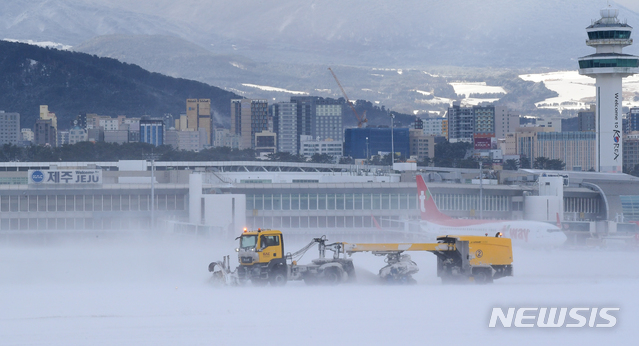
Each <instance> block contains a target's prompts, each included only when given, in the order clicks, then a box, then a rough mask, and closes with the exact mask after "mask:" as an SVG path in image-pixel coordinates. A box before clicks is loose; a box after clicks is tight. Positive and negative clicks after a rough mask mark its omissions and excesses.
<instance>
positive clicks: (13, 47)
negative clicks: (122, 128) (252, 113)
mask: <svg viewBox="0 0 639 346" xmlns="http://www.w3.org/2000/svg"><path fill="white" fill-rule="evenodd" d="M187 98H209V99H211V110H212V112H214V118H215V119H214V122H215V123H216V124H225V125H227V126H228V124H229V115H230V100H231V99H233V98H240V96H238V95H236V94H234V93H231V92H228V91H225V90H222V89H220V88H216V87H213V86H210V85H208V84H204V83H200V82H195V81H191V80H186V79H181V78H172V77H168V76H165V75H161V74H159V73H151V72H149V71H146V70H144V69H142V68H141V67H139V66H137V65H131V64H126V63H121V62H119V61H117V60H115V59H110V58H99V57H97V56H94V55H88V54H84V53H76V52H69V51H62V50H56V49H48V48H41V47H37V46H33V45H27V44H22V43H14V42H7V41H0V110H4V111H6V112H19V113H20V115H21V126H22V127H32V126H33V124H34V123H35V120H36V119H37V117H38V116H39V106H40V105H48V106H49V110H50V111H51V112H54V113H56V115H57V117H58V127H59V128H61V129H64V128H67V127H69V124H70V123H71V121H72V119H74V118H75V117H76V115H77V114H79V113H97V114H100V115H110V116H115V115H121V114H123V115H127V116H130V117H133V116H141V115H151V116H161V115H163V114H165V113H171V114H173V115H174V116H177V115H179V114H180V113H184V112H185V111H186V99H187Z"/></svg>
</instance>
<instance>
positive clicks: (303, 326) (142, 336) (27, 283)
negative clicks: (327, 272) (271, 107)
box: [0, 237, 639, 346]
mask: <svg viewBox="0 0 639 346" xmlns="http://www.w3.org/2000/svg"><path fill="white" fill-rule="evenodd" d="M233 247H234V244H232V243H227V244H214V243H213V242H212V241H211V240H202V239H200V240H198V239H180V238H161V239H148V238H146V237H127V238H118V239H101V238H88V239H84V240H81V241H52V242H47V243H40V244H24V243H20V244H19V243H13V242H3V243H0V340H1V344H2V345H65V346H68V345H246V344H249V343H250V344H254V343H257V342H259V343H260V344H279V345H328V344H331V345H363V344H369V345H426V344H453V345H458V344H459V345H461V344H465V345H469V344H470V345H558V344H579V345H601V344H609V345H618V344H622V343H626V344H628V343H629V344H632V343H634V342H636V340H637V339H638V338H639V328H637V327H638V326H639V314H638V313H639V270H638V269H637V264H638V263H639V252H611V251H551V252H548V251H533V250H526V249H515V263H514V266H515V276H514V277H511V278H504V279H499V280H496V281H495V283H494V284H492V285H485V286H481V285H442V284H441V283H440V282H439V279H438V278H437V277H436V274H435V257H434V256H433V255H432V254H429V253H421V254H419V253H418V254H413V260H414V261H416V262H417V263H418V264H419V266H420V268H421V271H420V272H419V273H418V274H417V275H416V276H415V279H416V280H417V282H418V283H417V284H416V285H411V286H383V285H379V284H377V281H376V278H375V274H376V273H377V270H378V269H379V268H381V267H382V266H383V259H382V258H380V257H374V256H372V255H370V254H356V255H354V261H355V264H356V268H357V274H358V283H357V284H352V285H342V286H331V287H325V286H319V287H316V286H306V285H304V284H303V283H301V282H290V283H288V284H287V285H286V286H285V287H250V286H248V287H221V288H219V287H217V288H216V287H212V286H211V284H209V283H208V278H209V273H208V271H207V266H208V263H209V262H211V261H212V260H217V259H221V256H222V255H226V254H231V255H233V253H232V249H233ZM293 248H295V247H294V246H293V247H292V248H291V249H293ZM315 255H316V254H315V253H314V251H312V250H311V252H309V253H308V254H307V255H306V257H305V258H304V260H302V261H301V262H304V263H305V262H306V261H310V260H311V259H312V258H313V257H314V256H315ZM608 306H611V307H619V308H621V310H620V311H619V312H617V313H616V314H615V316H616V317H617V321H618V323H617V325H616V326H615V327H613V328H605V329H604V328H588V327H585V328H555V329H539V328H510V329H506V328H488V322H489V318H490V313H491V311H492V308H493V307H608Z"/></svg>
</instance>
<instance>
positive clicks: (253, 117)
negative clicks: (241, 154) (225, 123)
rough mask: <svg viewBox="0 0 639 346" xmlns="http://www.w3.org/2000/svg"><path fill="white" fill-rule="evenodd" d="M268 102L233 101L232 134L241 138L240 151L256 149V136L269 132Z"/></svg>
mask: <svg viewBox="0 0 639 346" xmlns="http://www.w3.org/2000/svg"><path fill="white" fill-rule="evenodd" d="M268 118H269V117H268V102H267V101H266V100H251V99H239V100H231V133H232V134H236V135H239V136H240V143H239V144H240V147H239V148H240V149H251V148H255V134H256V133H259V132H262V131H268V129H269V121H268Z"/></svg>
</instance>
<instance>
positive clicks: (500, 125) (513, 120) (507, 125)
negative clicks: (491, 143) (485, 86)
mask: <svg viewBox="0 0 639 346" xmlns="http://www.w3.org/2000/svg"><path fill="white" fill-rule="evenodd" d="M518 128H519V114H515V113H512V112H510V111H509V110H508V108H507V107H504V106H495V137H497V138H499V139H504V138H506V134H508V133H513V132H515V131H517V129H518Z"/></svg>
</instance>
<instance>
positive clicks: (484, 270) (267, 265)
mask: <svg viewBox="0 0 639 346" xmlns="http://www.w3.org/2000/svg"><path fill="white" fill-rule="evenodd" d="M237 239H239V247H238V248H237V249H236V251H237V253H238V262H239V266H238V267H237V268H236V269H235V270H231V268H230V256H225V257H224V259H223V260H222V261H217V262H212V263H211V264H209V271H210V272H212V273H213V281H214V282H216V283H223V284H227V285H241V284H244V283H246V282H248V281H251V283H252V284H253V285H257V286H263V285H266V284H268V283H270V284H271V285H273V286H281V285H284V284H286V282H287V281H292V280H304V282H306V283H307V284H322V283H323V284H331V285H335V284H339V283H341V282H346V281H354V280H355V267H354V265H353V260H352V259H351V258H346V254H348V255H349V256H350V255H352V254H353V253H357V252H371V253H373V254H374V255H377V256H386V260H385V262H386V264H387V265H386V266H385V267H383V268H382V269H380V271H379V276H380V278H381V279H382V280H383V281H384V282H391V283H409V282H413V281H414V280H413V278H412V275H413V274H415V273H417V272H418V271H419V268H418V267H417V265H416V264H415V262H413V261H412V260H411V258H410V255H408V254H406V252H409V251H428V252H432V253H433V254H435V256H437V275H438V276H439V277H441V278H442V282H455V281H469V280H470V281H475V282H477V283H490V282H492V281H493V280H494V279H498V278H501V277H504V276H512V275H513V269H512V262H513V255H512V245H511V241H510V239H509V238H501V237H500V236H499V234H498V235H497V236H495V237H482V236H443V237H438V238H437V243H345V242H336V243H328V240H327V239H326V237H325V236H322V237H321V238H314V239H313V240H312V241H311V242H310V243H309V244H308V245H306V246H305V247H303V248H302V249H300V250H298V251H296V252H294V253H286V254H285V252H284V251H285V250H284V237H283V234H282V232H280V231H277V230H261V229H258V230H257V231H250V232H247V231H245V232H244V233H242V235H241V236H239V237H238V238H237ZM316 244H317V246H318V250H319V257H318V258H316V259H314V260H312V261H311V263H309V264H298V263H297V261H298V260H299V259H300V258H301V257H302V256H303V255H304V254H305V253H306V252H307V251H308V250H309V249H310V248H312V247H313V246H314V245H316ZM327 250H328V251H331V252H332V253H333V256H332V257H326V251H327Z"/></svg>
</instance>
